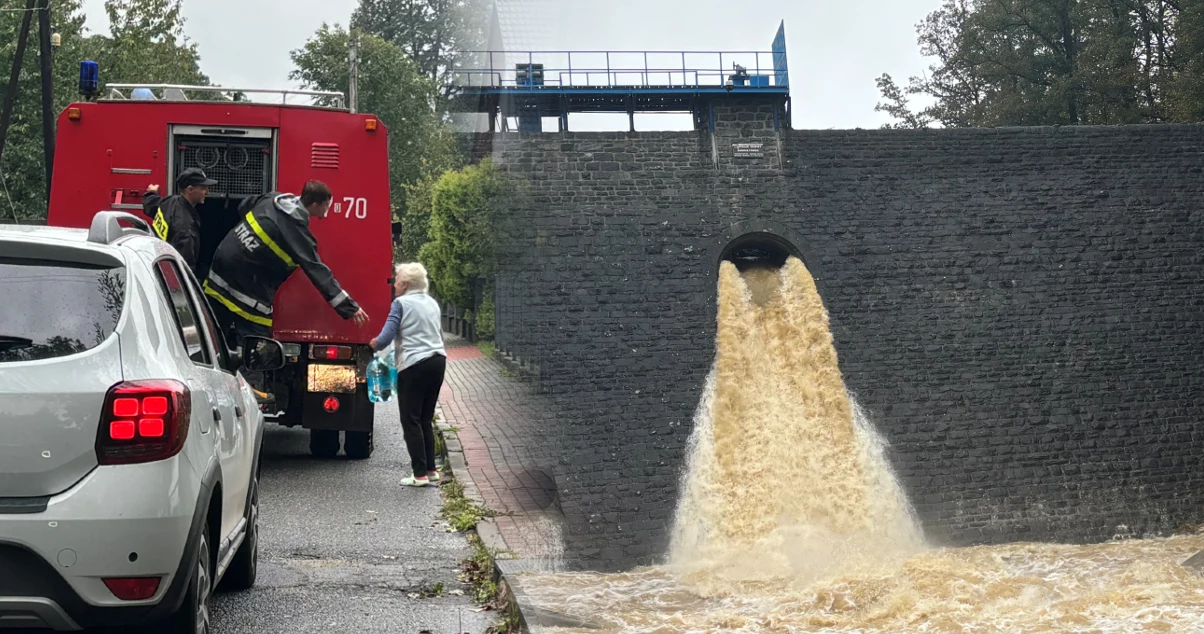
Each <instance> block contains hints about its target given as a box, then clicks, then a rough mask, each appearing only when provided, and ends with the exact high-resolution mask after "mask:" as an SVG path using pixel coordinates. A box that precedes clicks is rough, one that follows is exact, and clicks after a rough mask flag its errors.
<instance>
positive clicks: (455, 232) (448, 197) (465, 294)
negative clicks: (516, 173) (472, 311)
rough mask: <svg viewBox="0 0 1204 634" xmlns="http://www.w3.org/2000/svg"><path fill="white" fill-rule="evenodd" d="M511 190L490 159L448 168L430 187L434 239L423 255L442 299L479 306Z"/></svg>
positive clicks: (488, 284) (490, 275) (489, 281)
mask: <svg viewBox="0 0 1204 634" xmlns="http://www.w3.org/2000/svg"><path fill="white" fill-rule="evenodd" d="M512 193H513V189H512V188H511V187H510V186H509V183H508V181H507V180H506V179H505V177H504V176H503V175H502V173H501V172H500V171H498V169H497V167H496V166H494V165H493V163H492V162H490V161H488V160H486V161H484V162H482V163H480V164H478V165H470V166H467V167H465V168H463V169H460V170H452V171H448V172H446V173H444V174H443V175H442V176H440V177H439V179H438V180H437V181H436V182H435V184H434V187H433V188H432V190H431V215H430V241H429V242H427V243H426V244H425V245H423V246H422V248H421V249H420V251H419V254H418V255H419V259H421V260H422V262H423V264H424V265H426V268H427V270H428V271H429V272H430V279H431V286H432V291H433V292H434V294H435V295H436V296H437V297H439V299H441V300H443V301H447V302H451V303H453V304H455V305H457V306H461V307H471V308H476V305H475V304H476V297H475V296H474V295H475V293H474V290H475V289H476V288H490V287H492V285H493V278H494V272H495V269H496V266H495V260H494V243H495V241H496V238H495V232H494V221H495V216H496V209H497V207H498V204H499V203H500V202H501V201H503V200H507V199H508V198H509V197H510V196H511V194H512Z"/></svg>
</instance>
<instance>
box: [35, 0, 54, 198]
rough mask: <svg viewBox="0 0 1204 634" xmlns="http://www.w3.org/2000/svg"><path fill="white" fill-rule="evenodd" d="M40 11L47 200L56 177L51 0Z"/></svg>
mask: <svg viewBox="0 0 1204 634" xmlns="http://www.w3.org/2000/svg"><path fill="white" fill-rule="evenodd" d="M41 5H42V6H41V9H40V10H39V11H38V27H39V31H40V33H39V36H40V37H39V40H40V42H39V44H40V49H41V53H40V54H41V57H42V145H43V146H44V147H45V151H46V200H47V202H49V200H50V179H51V177H52V176H53V175H54V64H53V60H52V59H51V52H50V48H51V47H50V0H41Z"/></svg>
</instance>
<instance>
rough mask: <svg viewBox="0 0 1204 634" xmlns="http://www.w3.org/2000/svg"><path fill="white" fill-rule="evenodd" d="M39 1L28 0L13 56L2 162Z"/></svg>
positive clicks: (0, 121) (1, 126)
mask: <svg viewBox="0 0 1204 634" xmlns="http://www.w3.org/2000/svg"><path fill="white" fill-rule="evenodd" d="M36 2H37V0H26V2H25V16H24V17H23V18H22V19H21V34H20V35H18V36H17V51H16V53H14V54H13V73H12V75H11V76H9V79H8V90H7V91H6V92H5V93H4V111H3V112H2V113H0V160H2V159H3V158H4V146H5V145H6V144H7V141H8V124H9V123H11V122H12V119H13V107H14V106H15V105H16V103H17V88H18V87H19V86H20V84H21V67H22V66H24V65H25V46H26V44H28V42H29V29H30V26H31V24H32V23H33V12H34V8H35V6H36V5H35V3H36Z"/></svg>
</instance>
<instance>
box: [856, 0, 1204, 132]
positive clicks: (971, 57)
mask: <svg viewBox="0 0 1204 634" xmlns="http://www.w3.org/2000/svg"><path fill="white" fill-rule="evenodd" d="M1199 2H1200V0H945V2H944V4H943V5H942V6H941V8H940V9H938V10H937V11H935V12H933V13H932V14H930V15H929V16H928V17H927V18H926V19H925V21H924V22H922V23H921V24H920V25H918V26H917V32H918V35H919V37H918V41H919V44H920V50H921V52H922V53H923V54H925V55H927V56H931V57H933V58H935V60H936V62H935V63H934V64H933V65H932V66H931V67H930V68H929V72H928V74H927V76H925V77H922V78H920V77H913V78H911V80H910V81H909V82H908V86H907V87H906V88H900V87H899V86H898V85H897V84H896V83H895V81H894V80H893V79H892V78H891V77H890V76H889V75H883V76H882V77H880V78H879V79H878V87H879V90H880V91H881V93H882V96H883V102H882V103H880V104H879V105H878V108H877V109H878V110H879V111H884V112H887V113H888V114H890V115H892V116H893V117H894V118H895V119H897V120H899V122H898V123H896V124H892V125H893V127H916V126H925V125H928V124H929V123H932V122H936V123H940V124H942V125H945V126H998V125H1077V124H1123V123H1142V122H1158V121H1168V120H1176V119H1179V117H1181V116H1182V115H1181V114H1178V113H1180V112H1186V111H1189V110H1190V108H1189V107H1186V106H1183V105H1179V106H1175V105H1174V101H1173V99H1171V98H1170V96H1171V95H1177V94H1192V93H1193V91H1191V90H1183V89H1178V88H1177V86H1178V85H1188V84H1190V82H1191V80H1192V76H1193V75H1196V76H1198V71H1192V72H1184V71H1185V70H1186V68H1185V67H1184V66H1183V65H1182V64H1181V63H1180V62H1179V60H1177V55H1176V51H1175V46H1176V44H1177V41H1178V40H1179V39H1180V36H1181V35H1182V36H1184V37H1187V39H1191V37H1190V35H1189V34H1188V30H1189V29H1187V28H1185V27H1184V22H1183V20H1182V17H1183V14H1184V9H1183V7H1189V6H1191V5H1194V4H1198V3H1199ZM1197 32H1198V29H1197ZM915 95H927V96H928V97H929V98H930V99H931V100H932V101H933V102H934V103H933V105H931V106H929V107H927V108H924V109H923V110H921V111H919V112H913V111H912V110H911V108H910V107H909V104H908V99H909V98H910V97H911V96H915ZM1196 98H1199V91H1194V97H1188V98H1187V99H1185V100H1186V101H1191V100H1192V99H1196ZM1180 101H1184V99H1181V100H1180Z"/></svg>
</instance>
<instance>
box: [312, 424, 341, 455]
mask: <svg viewBox="0 0 1204 634" xmlns="http://www.w3.org/2000/svg"><path fill="white" fill-rule="evenodd" d="M309 453H311V454H313V457H315V458H333V457H335V456H337V455H339V432H338V430H337V429H335V430H330V429H311V430H309Z"/></svg>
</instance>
